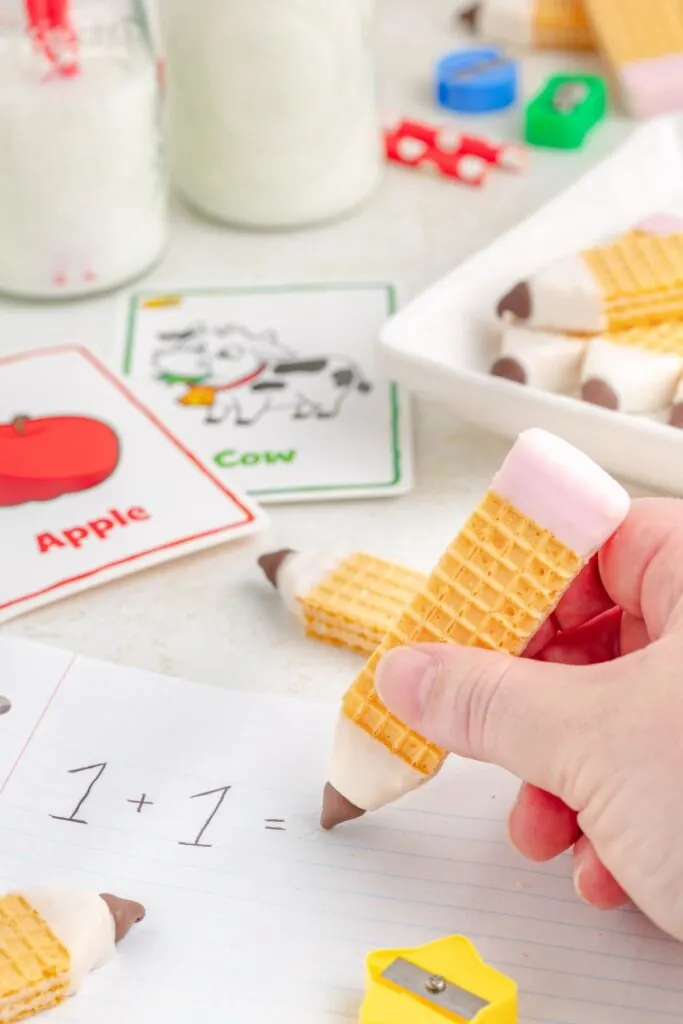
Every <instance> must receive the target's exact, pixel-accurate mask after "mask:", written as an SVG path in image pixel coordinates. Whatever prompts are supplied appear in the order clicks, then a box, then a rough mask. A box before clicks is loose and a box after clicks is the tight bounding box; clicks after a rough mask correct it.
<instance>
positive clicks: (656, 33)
mask: <svg viewBox="0 0 683 1024" xmlns="http://www.w3.org/2000/svg"><path fill="white" fill-rule="evenodd" d="M583 3H584V6H585V9H586V14H587V17H588V20H589V22H590V25H591V28H592V31H593V35H594V38H595V41H596V45H597V47H598V49H599V50H600V51H601V53H602V55H603V56H604V58H605V60H606V61H607V63H608V64H609V67H610V69H611V71H612V75H613V77H614V79H615V81H616V83H617V86H618V88H619V91H620V93H621V97H622V101H623V105H624V107H625V109H626V110H627V112H628V113H629V114H631V115H632V116H634V117H653V116H656V115H659V114H667V113H672V112H673V111H676V110H681V109H683V5H682V4H681V3H680V0H647V2H644V0H583Z"/></svg>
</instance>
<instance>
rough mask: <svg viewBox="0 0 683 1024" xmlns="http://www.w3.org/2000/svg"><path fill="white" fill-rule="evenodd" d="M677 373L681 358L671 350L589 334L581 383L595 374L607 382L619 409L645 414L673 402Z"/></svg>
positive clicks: (681, 371) (680, 369)
mask: <svg viewBox="0 0 683 1024" xmlns="http://www.w3.org/2000/svg"><path fill="white" fill-rule="evenodd" d="M681 374H683V358H681V357H680V356H677V355H675V354H673V353H662V352H647V351H645V349H642V348H636V347H631V346H630V345H628V346H627V345H615V344H614V343H613V342H611V341H606V340H605V339H604V338H593V340H592V341H591V342H590V344H589V345H588V350H587V353H586V360H585V363H584V366H583V372H582V375H581V379H582V382H583V383H585V382H586V381H588V380H591V379H592V378H597V379H598V380H602V381H604V382H605V384H608V385H609V387H610V388H611V389H612V391H614V393H615V394H616V396H617V398H618V401H619V410H620V411H621V412H629V413H635V414H638V413H643V414H647V413H655V412H661V410H663V409H666V408H667V406H669V405H671V404H672V403H673V401H674V395H675V392H676V387H677V385H678V383H679V381H680V379H681Z"/></svg>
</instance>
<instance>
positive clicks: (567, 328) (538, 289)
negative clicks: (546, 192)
mask: <svg viewBox="0 0 683 1024" xmlns="http://www.w3.org/2000/svg"><path fill="white" fill-rule="evenodd" d="M497 312H498V315H499V316H501V317H506V318H507V317H513V318H515V319H517V320H520V321H522V322H524V323H526V324H527V325H528V326H529V327H541V328H544V329H546V330H550V331H560V332H563V333H569V334H571V333H584V334H602V333H603V332H605V331H608V332H610V333H614V332H617V331H625V330H629V329H630V328H632V327H643V326H648V325H655V324H659V323H662V322H663V321H668V320H682V319H683V232H681V231H677V232H675V233H672V234H654V233H650V232H649V231H645V230H642V229H640V228H635V229H633V230H632V231H628V232H627V233H626V234H623V235H621V236H620V237H619V238H617V239H616V240H614V241H611V242H610V243H609V244H606V245H601V246H595V247H593V248H590V249H585V250H584V251H583V252H581V253H579V254H578V255H575V256H571V255H570V256H565V257H562V258H560V259H557V260H554V261H553V262H551V263H549V264H547V265H546V266H544V267H541V268H540V270H538V271H536V273H535V274H532V275H531V276H530V277H529V278H528V279H527V280H525V281H519V282H518V283H517V284H516V285H515V286H514V287H513V288H511V289H510V291H508V292H507V293H506V294H505V295H504V296H503V297H502V298H501V299H500V301H499V303H498V306H497Z"/></svg>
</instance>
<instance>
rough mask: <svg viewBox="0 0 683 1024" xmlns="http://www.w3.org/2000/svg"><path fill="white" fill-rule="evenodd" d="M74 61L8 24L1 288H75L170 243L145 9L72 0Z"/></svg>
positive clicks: (118, 279)
mask: <svg viewBox="0 0 683 1024" xmlns="http://www.w3.org/2000/svg"><path fill="white" fill-rule="evenodd" d="M71 15H72V23H73V26H74V28H75V32H76V38H77V42H76V45H75V53H76V59H75V63H76V72H75V73H74V74H69V75H67V74H61V73H60V72H59V69H58V68H57V67H56V66H55V65H54V64H51V63H50V61H49V60H48V59H47V58H46V56H45V54H44V53H43V52H42V51H41V50H40V49H39V47H37V45H36V44H35V42H33V41H31V40H30V39H29V37H28V34H27V33H26V31H24V30H23V27H22V29H21V30H18V31H17V30H14V29H11V28H10V27H9V24H8V23H7V22H6V21H5V22H3V23H2V24H0V291H1V292H5V293H10V294H13V295H15V296H22V297H27V298H67V297H72V296H77V295H86V294H88V293H91V292H96V291H103V290H107V289H110V288H113V287H115V286H117V285H119V284H122V283H124V282H126V281H128V280H130V279H132V278H134V277H136V276H137V275H138V274H140V273H142V272H143V271H144V270H146V269H147V268H148V267H149V266H150V265H151V264H153V263H154V262H155V261H156V259H157V258H158V256H159V255H160V254H161V252H162V251H163V249H164V246H165V242H166V238H167V229H168V217H167V200H166V185H165V178H164V170H163V161H162V149H161V125H160V111H159V88H158V81H157V73H156V67H155V62H154V58H153V56H152V53H151V50H150V47H149V44H148V40H147V36H146V32H145V27H144V24H143V23H141V20H140V17H139V11H138V12H137V13H136V12H135V10H134V8H133V5H132V4H129V3H128V2H127V0H119V2H117V0H76V2H72V5H71Z"/></svg>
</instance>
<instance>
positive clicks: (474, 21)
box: [458, 4, 481, 32]
mask: <svg viewBox="0 0 683 1024" xmlns="http://www.w3.org/2000/svg"><path fill="white" fill-rule="evenodd" d="M480 10H481V4H471V5H470V6H469V7H466V8H465V10H464V11H460V12H459V13H458V21H459V22H460V24H461V25H464V26H465V27H466V28H468V29H469V30H470V32H476V31H477V28H478V26H479V14H480Z"/></svg>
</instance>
